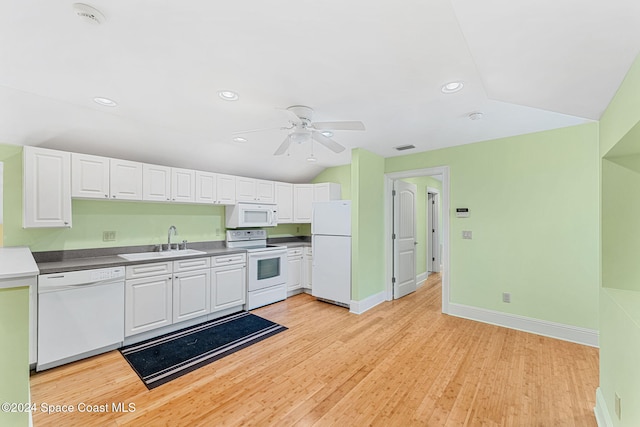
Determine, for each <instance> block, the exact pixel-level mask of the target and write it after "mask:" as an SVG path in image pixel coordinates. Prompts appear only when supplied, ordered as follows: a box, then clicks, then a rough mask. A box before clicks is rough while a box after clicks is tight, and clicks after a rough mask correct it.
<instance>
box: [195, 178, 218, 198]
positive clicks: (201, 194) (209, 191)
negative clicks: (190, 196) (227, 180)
mask: <svg viewBox="0 0 640 427" xmlns="http://www.w3.org/2000/svg"><path fill="white" fill-rule="evenodd" d="M195 201H196V203H215V202H216V174H215V173H211V172H200V171H196V196H195Z"/></svg>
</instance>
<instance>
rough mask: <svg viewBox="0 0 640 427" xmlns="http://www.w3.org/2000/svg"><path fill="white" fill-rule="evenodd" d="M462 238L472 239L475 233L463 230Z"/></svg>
mask: <svg viewBox="0 0 640 427" xmlns="http://www.w3.org/2000/svg"><path fill="white" fill-rule="evenodd" d="M462 238H463V239H468V240H471V239H472V238H473V234H472V233H471V231H469V230H463V231H462Z"/></svg>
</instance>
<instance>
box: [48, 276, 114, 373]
mask: <svg viewBox="0 0 640 427" xmlns="http://www.w3.org/2000/svg"><path fill="white" fill-rule="evenodd" d="M124 272H125V270H124V267H110V268H101V269H95V270H82V271H72V272H68V273H54V274H43V275H40V276H38V359H37V363H36V370H37V371H41V370H44V369H49V368H53V367H54V366H59V365H62V364H65V363H69V362H73V361H75V360H79V359H82V358H85V357H89V356H93V355H96V354H99V353H104V352H106V351H109V350H113V349H115V348H118V347H120V346H121V345H122V342H123V341H124V276H125V274H124Z"/></svg>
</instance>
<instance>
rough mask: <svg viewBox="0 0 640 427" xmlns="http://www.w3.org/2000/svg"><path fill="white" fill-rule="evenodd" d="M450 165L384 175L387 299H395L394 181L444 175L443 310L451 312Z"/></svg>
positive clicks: (442, 200) (442, 199)
mask: <svg viewBox="0 0 640 427" xmlns="http://www.w3.org/2000/svg"><path fill="white" fill-rule="evenodd" d="M449 174H450V171H449V166H438V167H433V168H425V169H413V170H408V171H403V172H392V173H386V174H385V175H384V197H385V200H384V216H385V219H384V223H385V226H384V231H385V259H386V262H385V275H384V277H385V282H386V292H385V294H386V295H385V298H386V300H387V301H391V300H392V299H393V284H392V283H391V278H392V277H391V275H392V272H393V263H392V258H393V257H392V249H393V245H392V242H391V230H392V229H393V224H391V219H392V215H391V206H392V204H391V197H392V196H391V191H392V190H393V181H394V180H396V179H402V178H413V177H417V176H433V175H442V192H441V193H440V194H441V195H442V198H441V200H440V202H441V203H442V205H441V206H442V218H441V220H442V260H441V262H442V268H441V269H440V271H441V273H442V312H443V313H448V312H449V294H450V291H449V276H450V273H449V272H450V262H449V259H450V243H449V241H450V236H449V219H450V218H449V217H450V208H449V205H450V200H449V199H450V192H449Z"/></svg>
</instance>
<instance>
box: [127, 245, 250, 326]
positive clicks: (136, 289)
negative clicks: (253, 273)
mask: <svg viewBox="0 0 640 427" xmlns="http://www.w3.org/2000/svg"><path fill="white" fill-rule="evenodd" d="M246 269H247V258H246V254H244V253H236V254H232V255H224V256H216V257H204V258H185V259H180V260H176V261H173V262H171V261H167V262H157V263H149V264H135V265H130V266H127V268H126V276H125V279H126V281H125V322H124V323H125V337H130V336H132V335H136V334H140V333H142V332H147V331H151V330H154V329H158V328H163V327H165V326H170V325H173V324H178V323H180V322H183V321H185V320H191V319H196V318H199V317H203V316H207V315H209V314H211V313H215V312H217V311H221V310H226V309H233V308H237V309H238V310H241V309H242V306H243V304H244V303H245V298H246V281H247V270H246ZM223 314H224V313H223ZM229 314H230V313H229ZM205 318H206V317H205ZM209 318H212V317H211V316H210V317H209ZM160 332H163V331H160Z"/></svg>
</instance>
